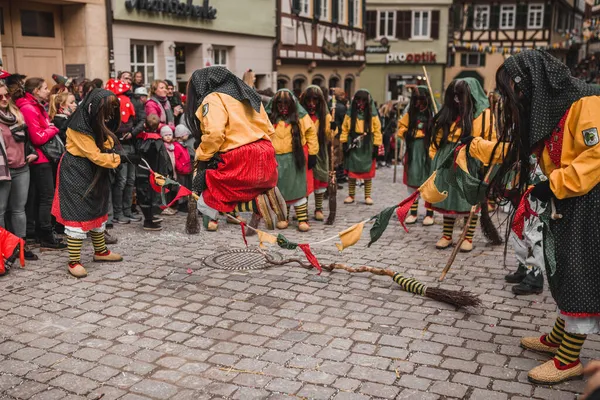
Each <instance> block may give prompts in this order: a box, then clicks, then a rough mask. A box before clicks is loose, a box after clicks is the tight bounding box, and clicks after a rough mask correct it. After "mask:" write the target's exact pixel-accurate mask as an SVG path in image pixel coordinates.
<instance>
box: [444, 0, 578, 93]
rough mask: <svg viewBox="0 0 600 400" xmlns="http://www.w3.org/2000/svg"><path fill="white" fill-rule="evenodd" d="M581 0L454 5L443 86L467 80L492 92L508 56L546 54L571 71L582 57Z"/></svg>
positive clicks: (506, 0)
mask: <svg viewBox="0 0 600 400" xmlns="http://www.w3.org/2000/svg"><path fill="white" fill-rule="evenodd" d="M584 12H585V0H568V1H567V0H547V1H540V0H528V1H515V0H503V1H490V0H478V1H455V2H454V4H453V6H452V12H451V13H450V21H451V22H450V23H451V30H452V32H451V38H450V42H449V45H450V49H449V53H448V54H449V56H448V68H447V69H446V81H447V82H449V81H451V80H452V79H456V78H461V77H466V76H471V77H474V78H476V79H478V80H479V81H480V82H481V83H482V85H483V87H484V89H486V90H493V89H494V88H495V86H496V84H495V74H496V70H497V69H498V67H500V65H502V63H503V62H504V60H505V59H506V58H508V57H510V55H511V54H514V53H517V52H519V51H522V50H524V49H536V48H537V49H545V50H548V51H549V52H551V53H552V54H553V55H554V56H556V57H557V58H559V59H560V60H561V61H563V62H565V63H566V64H567V65H569V66H574V65H575V64H576V63H577V60H578V58H579V56H580V54H579V50H580V48H581V32H582V25H583V15H584Z"/></svg>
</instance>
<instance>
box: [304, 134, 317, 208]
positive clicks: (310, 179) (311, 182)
mask: <svg viewBox="0 0 600 400" xmlns="http://www.w3.org/2000/svg"><path fill="white" fill-rule="evenodd" d="M304 159H305V160H306V197H308V196H310V194H311V193H312V192H314V191H315V187H316V186H315V178H314V176H313V171H312V169H308V145H304Z"/></svg>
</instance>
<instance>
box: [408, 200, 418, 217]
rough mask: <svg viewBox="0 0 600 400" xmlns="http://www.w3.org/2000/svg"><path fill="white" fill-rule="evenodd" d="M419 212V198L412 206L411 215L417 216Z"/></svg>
mask: <svg viewBox="0 0 600 400" xmlns="http://www.w3.org/2000/svg"><path fill="white" fill-rule="evenodd" d="M418 212H419V198H418V197H417V198H416V199H415V201H414V202H413V203H412V205H411V206H410V215H417V214H418Z"/></svg>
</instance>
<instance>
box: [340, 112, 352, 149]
mask: <svg viewBox="0 0 600 400" xmlns="http://www.w3.org/2000/svg"><path fill="white" fill-rule="evenodd" d="M349 134H350V117H349V116H348V115H346V116H345V117H344V123H343V124H342V134H341V135H340V143H346V142H348V135H349Z"/></svg>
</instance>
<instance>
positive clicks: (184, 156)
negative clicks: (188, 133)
mask: <svg viewBox="0 0 600 400" xmlns="http://www.w3.org/2000/svg"><path fill="white" fill-rule="evenodd" d="M173 145H174V146H175V150H174V152H175V172H176V173H177V174H178V175H189V174H191V173H192V161H191V160H190V153H188V151H187V149H186V148H185V147H183V145H182V144H181V143H178V142H175V143H173Z"/></svg>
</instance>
